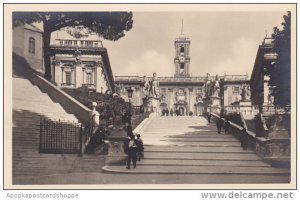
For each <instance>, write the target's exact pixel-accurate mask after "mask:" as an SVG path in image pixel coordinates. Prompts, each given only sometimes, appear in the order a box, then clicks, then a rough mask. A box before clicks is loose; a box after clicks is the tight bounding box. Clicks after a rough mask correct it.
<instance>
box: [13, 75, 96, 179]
mask: <svg viewBox="0 0 300 200" xmlns="http://www.w3.org/2000/svg"><path fill="white" fill-rule="evenodd" d="M12 81H13V100H12V104H13V116H12V121H13V125H12V126H13V127H12V154H13V156H12V175H13V184H18V180H21V179H26V177H30V176H35V177H37V176H42V175H50V174H60V173H64V174H65V173H71V172H85V171H91V170H92V171H99V172H100V171H101V169H97V168H95V166H97V165H98V162H99V159H100V160H101V159H102V158H99V157H98V156H95V155H91V156H88V155H85V156H84V157H78V155H75V154H73V155H72V154H68V155H62V154H40V153H39V136H40V127H39V126H40V118H46V119H51V120H61V121H65V122H70V123H73V122H74V123H78V120H77V118H76V117H75V116H74V115H72V114H68V113H67V112H66V111H65V110H64V109H63V108H62V107H61V106H60V104H59V103H55V102H53V101H52V100H51V99H50V97H49V96H48V95H47V94H46V93H43V92H41V91H40V89H39V88H38V87H37V86H34V85H32V84H31V82H30V81H29V80H28V79H26V78H23V77H20V76H13V80H12ZM25 182H26V181H25ZM23 183H24V181H23Z"/></svg>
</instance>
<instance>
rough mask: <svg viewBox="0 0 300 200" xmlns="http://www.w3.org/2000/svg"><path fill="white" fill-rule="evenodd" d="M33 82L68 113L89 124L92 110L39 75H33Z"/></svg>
mask: <svg viewBox="0 0 300 200" xmlns="http://www.w3.org/2000/svg"><path fill="white" fill-rule="evenodd" d="M31 81H32V83H33V84H35V85H37V86H38V87H39V88H40V89H41V90H42V91H43V92H46V93H47V95H48V96H49V97H51V99H53V100H54V101H55V102H58V103H59V104H60V105H61V106H62V107H63V108H64V109H65V110H66V111H67V112H69V113H72V114H73V115H75V116H76V118H77V119H78V120H79V121H80V122H81V123H87V122H88V120H89V118H90V116H91V110H90V109H89V108H87V107H86V106H84V105H83V104H81V103H80V102H79V101H77V100H76V99H74V98H73V97H71V96H70V95H68V94H67V93H66V92H64V91H62V90H61V89H59V88H58V87H56V86H55V85H53V84H52V83H51V82H49V81H48V80H46V79H45V78H43V77H41V76H39V75H36V74H34V73H33V74H32V75H31Z"/></svg>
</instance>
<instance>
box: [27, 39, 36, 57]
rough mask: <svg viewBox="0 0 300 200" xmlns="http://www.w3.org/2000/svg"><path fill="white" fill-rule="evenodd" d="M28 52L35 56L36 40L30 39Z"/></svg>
mask: <svg viewBox="0 0 300 200" xmlns="http://www.w3.org/2000/svg"><path fill="white" fill-rule="evenodd" d="M28 52H29V53H32V54H35V39H34V38H33V37H30V38H29V47H28Z"/></svg>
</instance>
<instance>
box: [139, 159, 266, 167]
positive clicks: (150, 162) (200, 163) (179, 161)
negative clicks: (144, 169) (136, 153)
mask: <svg viewBox="0 0 300 200" xmlns="http://www.w3.org/2000/svg"><path fill="white" fill-rule="evenodd" d="M140 165H154V166H156V165H165V166H172V165H174V166H178V165H180V166H234V167H270V165H269V164H267V163H265V162H262V161H257V160H253V161H251V162H249V161H245V160H187V159H177V158H176V159H155V158H154V159H148V158H145V159H143V161H142V162H138V166H140Z"/></svg>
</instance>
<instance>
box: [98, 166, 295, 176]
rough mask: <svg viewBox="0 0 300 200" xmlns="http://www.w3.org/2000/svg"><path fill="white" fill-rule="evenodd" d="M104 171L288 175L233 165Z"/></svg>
mask: <svg viewBox="0 0 300 200" xmlns="http://www.w3.org/2000/svg"><path fill="white" fill-rule="evenodd" d="M102 169H103V171H104V172H109V173H129V174H131V173H132V174H232V175H236V174H240V175H245V174H246V175H257V174H259V175H289V173H290V172H289V170H288V169H277V168H271V167H251V168H249V167H247V166H246V167H241V166H239V167H233V166H182V165H177V166H163V165H155V166H153V165H151V166H147V165H146V166H145V165H139V166H138V167H137V168H135V169H131V170H128V169H126V168H125V166H123V167H122V168H121V167H120V166H105V167H103V168H102Z"/></svg>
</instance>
